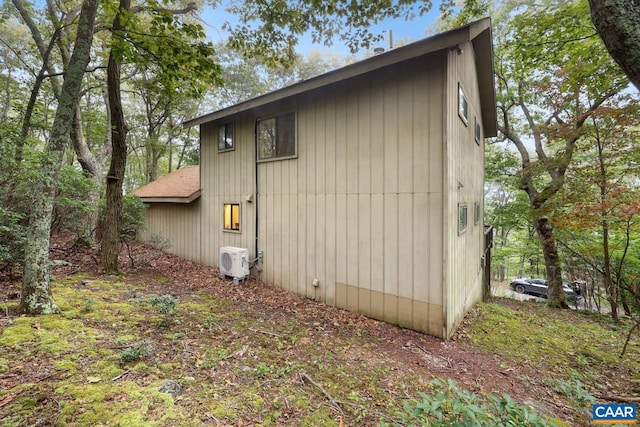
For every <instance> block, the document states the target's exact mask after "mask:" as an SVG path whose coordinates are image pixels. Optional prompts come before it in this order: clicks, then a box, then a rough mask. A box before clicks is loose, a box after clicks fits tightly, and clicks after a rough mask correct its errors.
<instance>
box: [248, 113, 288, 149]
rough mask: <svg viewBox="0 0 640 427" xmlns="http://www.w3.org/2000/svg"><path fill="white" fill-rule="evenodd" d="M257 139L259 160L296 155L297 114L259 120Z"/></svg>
mask: <svg viewBox="0 0 640 427" xmlns="http://www.w3.org/2000/svg"><path fill="white" fill-rule="evenodd" d="M257 139H258V140H257V144H258V160H265V159H273V158H277V157H291V156H295V154H296V116H295V114H294V113H289V114H284V115H281V116H277V117H271V118H267V119H260V120H258V123H257Z"/></svg>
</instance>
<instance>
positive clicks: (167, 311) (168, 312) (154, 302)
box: [147, 295, 178, 326]
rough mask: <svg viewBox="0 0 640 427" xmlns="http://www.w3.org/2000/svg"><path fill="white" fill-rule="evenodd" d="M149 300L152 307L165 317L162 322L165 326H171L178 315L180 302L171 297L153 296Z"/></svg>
mask: <svg viewBox="0 0 640 427" xmlns="http://www.w3.org/2000/svg"><path fill="white" fill-rule="evenodd" d="M147 300H148V301H149V304H151V307H153V308H155V309H156V311H157V312H158V313H160V314H162V315H163V316H164V320H163V321H162V322H161V323H162V324H163V325H164V326H167V325H169V323H170V322H171V320H172V318H173V317H174V316H175V315H176V314H178V300H177V299H175V298H174V297H172V296H171V295H162V296H158V295H151V296H150V297H149V298H147Z"/></svg>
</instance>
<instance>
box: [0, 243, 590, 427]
mask: <svg viewBox="0 0 640 427" xmlns="http://www.w3.org/2000/svg"><path fill="white" fill-rule="evenodd" d="M130 245H131V248H130V252H129V251H127V250H126V249H125V250H123V253H122V258H121V266H122V269H123V271H124V273H125V274H126V280H127V281H132V282H136V281H137V282H140V280H142V279H144V281H145V282H146V283H147V286H148V287H149V289H150V290H155V292H158V293H159V294H160V293H162V294H171V295H173V296H175V297H178V298H179V297H180V295H185V294H188V293H190V292H192V291H194V290H206V291H207V292H210V293H211V294H213V295H216V296H218V297H220V298H223V299H225V300H227V301H229V302H230V304H231V307H232V308H233V309H234V310H242V311H246V312H248V313H253V314H254V315H255V316H256V317H257V318H261V319H265V321H266V322H268V321H269V319H273V320H274V321H276V320H277V321H280V320H281V319H283V317H285V318H293V319H295V321H296V322H298V323H301V324H308V325H309V326H310V327H312V328H316V329H318V330H322V331H323V333H325V334H326V333H329V334H336V335H343V334H355V333H356V331H360V330H366V331H367V333H368V336H370V337H372V339H371V343H372V345H373V346H375V348H374V351H375V353H377V354H384V355H386V356H388V357H387V358H388V359H389V360H393V363H395V369H398V370H403V371H406V372H410V373H412V374H413V375H417V376H420V377H423V378H425V379H430V378H433V377H444V378H451V379H454V380H456V381H457V382H458V383H459V384H460V385H461V387H463V388H465V389H468V390H470V391H472V392H474V393H478V394H484V393H489V392H497V393H507V394H509V395H510V396H511V397H512V398H513V399H514V400H515V401H516V402H519V403H521V404H527V405H529V406H532V407H534V409H536V410H537V411H538V412H543V413H549V414H552V415H553V416H554V417H557V418H558V419H562V420H564V421H565V422H567V423H568V424H569V425H581V424H583V423H585V420H584V419H583V418H581V417H577V416H576V414H575V411H574V410H573V409H571V408H570V407H569V406H568V405H567V403H566V400H565V399H564V398H562V397H561V396H559V395H557V394H555V393H553V392H551V391H550V389H549V387H548V386H546V385H545V384H544V383H543V380H542V378H541V374H540V373H539V372H538V371H537V370H536V369H535V368H533V367H531V366H525V365H518V364H514V363H511V362H508V361H506V360H505V359H504V358H503V357H501V356H499V355H496V354H491V353H487V352H483V351H480V350H478V349H476V348H474V347H473V345H472V344H471V343H470V342H469V341H468V340H467V339H466V338H467V331H466V326H465V324H464V322H463V324H462V325H461V327H460V328H459V330H458V332H457V333H456V335H455V336H454V337H453V338H452V339H451V340H449V341H443V340H440V339H437V338H434V337H431V336H428V335H425V334H422V333H419V332H415V331H411V330H408V329H403V328H400V327H397V326H394V325H390V324H386V323H383V322H379V321H376V320H372V319H369V318H366V317H364V316H361V315H358V314H354V313H351V312H347V311H345V310H341V309H337V308H335V307H330V306H326V305H324V304H320V303H317V302H315V301H312V300H309V299H304V298H300V297H298V296H295V295H292V294H290V293H287V292H284V291H283V290H281V289H279V288H277V287H275V286H273V285H270V284H267V283H263V282H260V281H258V280H257V279H255V278H251V279H249V280H247V281H245V282H242V283H240V284H239V285H233V283H232V282H231V281H229V280H224V281H223V280H222V279H220V278H219V276H218V271H217V270H216V269H214V268H211V267H205V266H202V265H198V264H195V263H193V262H189V261H186V260H183V259H181V258H178V257H175V256H172V255H169V254H166V253H160V252H158V251H157V250H155V249H153V248H149V247H147V246H144V245H141V244H139V243H135V242H134V243H131V244H130ZM52 258H53V259H63V260H65V261H67V262H68V263H70V264H69V265H66V266H60V267H56V268H54V270H53V274H54V275H55V276H56V277H58V278H63V277H67V276H69V275H72V274H75V273H78V272H95V273H96V274H99V272H98V271H97V262H96V261H97V255H96V253H95V251H94V250H91V249H86V248H72V249H70V248H68V247H65V246H64V245H63V244H56V245H54V247H53V248H52ZM14 274H19V272H15V273H14ZM18 293H19V284H18V283H16V282H15V281H14V282H10V281H9V277H8V275H7V274H6V273H5V274H4V276H2V277H0V301H6V300H8V299H15V297H16V294H18ZM2 315H4V313H2ZM337 324H340V325H343V326H342V327H336V326H335V325H337ZM344 325H347V326H344ZM319 351H322V350H321V349H319ZM23 375H24V378H19V379H14V380H16V381H22V382H29V381H31V380H33V379H30V378H28V376H29V372H28V371H24V372H23Z"/></svg>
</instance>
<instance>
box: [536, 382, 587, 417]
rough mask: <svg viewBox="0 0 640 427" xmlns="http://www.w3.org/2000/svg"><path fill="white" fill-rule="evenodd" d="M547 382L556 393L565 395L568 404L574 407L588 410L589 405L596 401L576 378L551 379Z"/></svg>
mask: <svg viewBox="0 0 640 427" xmlns="http://www.w3.org/2000/svg"><path fill="white" fill-rule="evenodd" d="M548 383H549V385H550V386H552V387H553V388H554V390H555V391H556V392H557V393H558V394H561V395H563V396H564V397H566V398H567V400H568V401H569V404H570V405H571V406H573V407H574V408H576V409H580V410H582V411H586V412H589V411H590V409H591V405H593V404H594V403H596V398H595V397H594V396H593V395H592V394H591V393H589V392H588V391H586V390H585V389H584V387H583V386H582V382H581V381H580V380H578V379H573V380H568V381H564V380H560V379H551V380H549V381H548Z"/></svg>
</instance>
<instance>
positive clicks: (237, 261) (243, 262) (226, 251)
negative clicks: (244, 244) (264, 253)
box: [220, 246, 249, 283]
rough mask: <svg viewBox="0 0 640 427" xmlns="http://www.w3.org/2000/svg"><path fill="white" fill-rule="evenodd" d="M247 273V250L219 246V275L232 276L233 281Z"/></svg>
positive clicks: (243, 277) (237, 280) (238, 279)
mask: <svg viewBox="0 0 640 427" xmlns="http://www.w3.org/2000/svg"><path fill="white" fill-rule="evenodd" d="M248 275H249V250H248V249H246V248H236V247H233V246H223V247H221V248H220V276H221V277H223V278H224V277H232V278H233V281H234V282H235V283H238V282H239V281H240V280H243V279H245V278H246V277H247V276H248Z"/></svg>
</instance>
